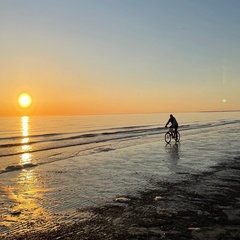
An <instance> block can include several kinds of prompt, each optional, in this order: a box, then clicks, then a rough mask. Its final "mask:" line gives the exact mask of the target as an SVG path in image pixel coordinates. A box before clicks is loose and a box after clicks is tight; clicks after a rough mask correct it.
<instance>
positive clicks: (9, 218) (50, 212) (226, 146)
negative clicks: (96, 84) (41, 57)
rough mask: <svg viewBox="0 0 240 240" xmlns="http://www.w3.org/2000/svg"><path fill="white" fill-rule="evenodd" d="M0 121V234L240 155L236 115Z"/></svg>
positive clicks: (72, 217)
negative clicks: (171, 130) (171, 122)
mask: <svg viewBox="0 0 240 240" xmlns="http://www.w3.org/2000/svg"><path fill="white" fill-rule="evenodd" d="M169 114H170V113H154V114H120V115H88V116H54V117H53V116H49V117H31V116H22V117H15V118H0V194H1V199H0V220H1V221H0V236H1V234H2V236H4V235H6V234H17V233H19V232H26V231H30V230H31V231H37V230H48V229H50V228H52V227H53V226H55V225H56V224H62V223H66V222H69V223H72V222H74V221H77V220H76V219H79V216H78V214H77V209H80V208H84V207H87V206H93V205H94V206H96V205H97V206H98V205H100V204H104V203H106V202H109V201H112V200H113V199H114V198H117V197H120V196H134V195H137V194H138V193H139V191H142V190H143V189H151V188H154V187H155V184H156V182H158V181H180V180H182V179H184V178H187V177H189V175H190V174H199V173H201V172H204V171H209V170H210V168H211V167H212V166H216V165H218V164H224V162H226V161H235V160H236V159H239V156H240V148H239V146H240V138H239V133H240V112H192V113H172V114H173V115H174V116H175V117H176V119H177V121H178V123H179V129H178V130H179V132H180V135H181V138H180V142H179V143H176V142H175V141H172V142H171V143H170V144H166V143H165V140H164V136H165V133H166V131H167V129H166V128H165V124H166V122H167V121H168V119H169Z"/></svg>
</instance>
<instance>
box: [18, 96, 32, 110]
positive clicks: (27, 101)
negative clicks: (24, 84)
mask: <svg viewBox="0 0 240 240" xmlns="http://www.w3.org/2000/svg"><path fill="white" fill-rule="evenodd" d="M31 103H32V98H31V96H30V95H29V94H27V93H22V94H21V95H20V96H19V97H18V104H19V105H20V106H21V107H22V108H28V107H29V106H30V105H31Z"/></svg>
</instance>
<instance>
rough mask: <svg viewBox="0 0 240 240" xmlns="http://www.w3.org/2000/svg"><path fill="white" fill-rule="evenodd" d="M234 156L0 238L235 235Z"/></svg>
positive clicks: (239, 209)
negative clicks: (77, 215) (76, 215)
mask: <svg viewBox="0 0 240 240" xmlns="http://www.w3.org/2000/svg"><path fill="white" fill-rule="evenodd" d="M239 189H240V158H236V159H235V160H234V161H233V162H231V163H226V164H223V165H220V166H218V167H215V168H213V169H211V171H210V172H207V173H203V174H202V175H191V174H189V176H188V180H185V181H181V182H178V183H169V182H168V183H167V182H166V183H163V182H160V183H158V184H156V189H155V190H149V191H147V192H143V193H141V196H140V197H139V198H132V197H131V196H124V197H125V198H128V199H129V201H127V200H128V199H124V198H122V199H121V198H120V199H118V200H119V201H125V202H124V203H121V202H119V201H115V202H113V203H112V204H109V205H106V206H103V207H99V208H88V209H79V210H78V211H79V212H82V213H83V214H86V213H90V215H91V216H92V217H90V218H89V219H88V220H87V221H82V222H81V221H79V222H78V223H76V224H74V225H71V226H61V227H59V228H57V229H55V230H52V231H48V232H35V233H29V234H25V235H21V236H11V237H5V238H4V239H16V240H19V239H48V240H49V239H56V240H57V239H101V240H102V239H104V240H110V239H151V240H155V239H156V240H157V239H177V240H181V239H201V240H202V239H204V240H207V239H219V240H220V239H221V240H228V239H229V240H234V239H240V192H239Z"/></svg>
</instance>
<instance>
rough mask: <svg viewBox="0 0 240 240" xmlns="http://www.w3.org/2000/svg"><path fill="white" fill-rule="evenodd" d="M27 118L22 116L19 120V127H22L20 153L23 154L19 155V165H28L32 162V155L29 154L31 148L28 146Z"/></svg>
mask: <svg viewBox="0 0 240 240" xmlns="http://www.w3.org/2000/svg"><path fill="white" fill-rule="evenodd" d="M28 123H29V117H28V116H24V117H22V118H21V125H22V128H21V130H22V137H23V138H22V144H23V145H22V151H23V152H24V153H23V154H22V155H21V164H22V165H24V164H29V163H31V162H32V154H31V153H29V151H30V150H31V146H30V145H29V133H28V132H29V124H28Z"/></svg>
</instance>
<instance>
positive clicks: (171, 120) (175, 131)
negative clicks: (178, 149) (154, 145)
mask: <svg viewBox="0 0 240 240" xmlns="http://www.w3.org/2000/svg"><path fill="white" fill-rule="evenodd" d="M169 123H171V124H172V125H171V126H170V127H169V128H170V131H173V129H174V131H173V132H174V135H175V136H177V135H176V133H177V129H178V122H177V120H176V118H175V117H174V116H173V115H172V114H170V118H169V120H168V122H167V123H166V125H165V128H166V127H167V125H168V124H169Z"/></svg>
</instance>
